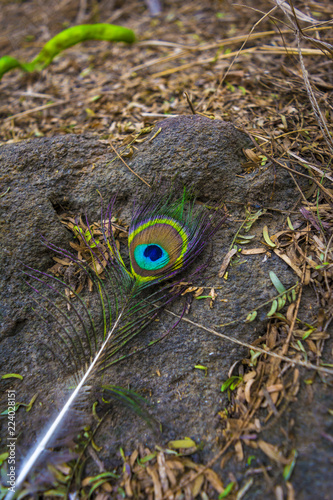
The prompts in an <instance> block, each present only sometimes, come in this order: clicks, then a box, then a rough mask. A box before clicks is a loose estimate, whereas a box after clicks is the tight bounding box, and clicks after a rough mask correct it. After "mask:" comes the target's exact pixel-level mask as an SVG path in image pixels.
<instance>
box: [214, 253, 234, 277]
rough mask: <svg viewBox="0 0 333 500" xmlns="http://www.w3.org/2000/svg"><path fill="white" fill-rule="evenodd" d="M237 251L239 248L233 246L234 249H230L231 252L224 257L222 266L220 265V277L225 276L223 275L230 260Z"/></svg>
mask: <svg viewBox="0 0 333 500" xmlns="http://www.w3.org/2000/svg"><path fill="white" fill-rule="evenodd" d="M235 253H237V250H236V249H235V248H233V249H232V250H229V252H228V253H227V254H226V256H225V257H224V259H223V261H222V264H221V267H220V269H219V272H218V277H219V278H223V276H224V274H225V272H226V270H227V267H228V265H229V262H230V260H231V258H232V257H233V256H234V255H235Z"/></svg>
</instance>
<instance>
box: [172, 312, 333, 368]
mask: <svg viewBox="0 0 333 500" xmlns="http://www.w3.org/2000/svg"><path fill="white" fill-rule="evenodd" d="M165 311H166V312H167V313H169V314H171V315H172V316H175V317H176V318H180V316H178V314H175V313H174V312H172V311H169V310H168V309H165ZM182 321H185V322H186V323H189V324H190V325H192V326H196V327H197V328H201V329H202V330H205V331H206V332H209V333H212V334H213V335H216V336H217V337H221V338H222V339H225V340H229V341H230V342H232V343H233V344H238V345H241V346H243V347H247V348H248V349H252V350H253V351H257V352H260V353H261V354H267V355H268V356H271V357H272V358H277V359H281V360H282V361H286V362H287V363H291V364H292V365H299V366H303V368H307V369H308V370H316V371H319V372H323V373H328V374H330V375H333V370H330V369H329V368H324V367H322V366H315V365H313V364H311V363H307V362H305V361H300V360H298V359H292V358H288V357H287V356H281V354H276V353H275V352H270V351H265V349H261V347H256V346H253V345H251V344H248V343H247V342H242V341H241V340H238V339H235V338H233V337H229V336H228V335H225V333H220V332H216V331H215V330H213V329H212V328H208V327H206V326H204V325H201V324H200V323H196V322H194V321H191V320H190V319H188V318H184V317H183V318H182Z"/></svg>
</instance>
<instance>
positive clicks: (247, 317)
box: [245, 311, 258, 323]
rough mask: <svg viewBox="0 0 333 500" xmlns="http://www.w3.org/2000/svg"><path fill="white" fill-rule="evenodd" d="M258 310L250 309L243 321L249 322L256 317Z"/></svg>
mask: <svg viewBox="0 0 333 500" xmlns="http://www.w3.org/2000/svg"><path fill="white" fill-rule="evenodd" d="M257 314H258V311H252V312H250V313H249V314H248V315H247V316H246V320H245V323H251V321H254V320H255V319H256V317H257Z"/></svg>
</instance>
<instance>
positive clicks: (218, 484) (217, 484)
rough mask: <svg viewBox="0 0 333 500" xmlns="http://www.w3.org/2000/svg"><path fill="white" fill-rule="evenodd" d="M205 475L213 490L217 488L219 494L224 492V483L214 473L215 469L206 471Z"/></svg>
mask: <svg viewBox="0 0 333 500" xmlns="http://www.w3.org/2000/svg"><path fill="white" fill-rule="evenodd" d="M204 475H205V477H206V479H207V481H208V482H209V483H210V484H211V485H212V486H213V488H215V490H216V491H217V492H218V493H222V491H223V490H224V487H223V483H222V481H221V479H220V478H219V476H218V475H217V474H216V472H214V471H213V469H206V470H205V471H204Z"/></svg>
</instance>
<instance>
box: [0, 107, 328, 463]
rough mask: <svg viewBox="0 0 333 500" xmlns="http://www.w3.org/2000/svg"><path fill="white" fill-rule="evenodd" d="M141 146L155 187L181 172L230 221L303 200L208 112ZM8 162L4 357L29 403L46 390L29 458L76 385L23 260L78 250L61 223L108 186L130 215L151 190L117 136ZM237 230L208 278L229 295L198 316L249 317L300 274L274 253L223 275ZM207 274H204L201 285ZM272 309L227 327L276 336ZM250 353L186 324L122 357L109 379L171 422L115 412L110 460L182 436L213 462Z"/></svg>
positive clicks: (23, 421) (29, 144) (0, 296)
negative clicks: (249, 166) (156, 424)
mask: <svg viewBox="0 0 333 500" xmlns="http://www.w3.org/2000/svg"><path fill="white" fill-rule="evenodd" d="M134 146H135V149H134V154H133V156H132V157H131V159H130V161H129V166H130V167H131V168H132V169H133V170H134V171H135V172H136V173H137V174H138V175H140V176H141V177H142V178H143V179H145V180H146V181H147V182H148V183H150V184H152V183H153V182H154V181H156V179H163V180H166V181H169V182H170V181H173V180H174V179H175V178H177V181H176V182H178V183H180V184H182V183H183V184H185V185H186V186H189V187H191V188H193V189H194V190H195V191H196V192H197V195H198V199H199V200H201V201H207V200H210V201H212V202H217V201H218V202H221V201H222V202H224V203H226V205H227V206H228V208H229V211H230V215H231V219H232V217H233V216H237V215H239V213H240V211H241V209H242V207H243V205H244V204H245V203H247V202H252V203H256V204H264V205H265V207H267V206H271V207H274V208H279V209H280V210H287V209H289V208H290V207H291V206H292V205H293V203H294V202H295V197H296V196H297V191H296V190H295V188H294V186H293V184H292V183H291V182H290V177H289V174H288V173H286V172H285V171H283V170H279V171H275V170H273V169H272V168H268V169H266V170H263V171H256V172H252V173H247V172H246V171H245V170H244V168H243V166H242V164H243V163H244V162H245V161H246V159H245V157H244V154H243V152H242V150H243V149H244V148H248V147H251V141H250V140H249V138H248V137H247V135H246V134H244V133H243V132H241V131H239V130H237V129H236V128H235V127H234V126H233V125H232V124H230V123H225V122H221V121H219V120H210V119H208V118H205V117H202V116H198V115H195V116H183V117H178V118H174V119H167V120H164V121H162V122H159V123H157V124H156V126H155V128H154V129H153V131H152V132H151V133H150V135H149V136H148V137H147V138H146V140H145V141H144V142H143V143H135V144H134ZM118 149H119V148H118ZM0 168H1V178H0V183H1V192H2V193H3V192H5V191H6V189H7V188H10V189H9V191H8V192H7V193H6V194H5V195H4V196H3V197H2V198H1V199H0V203H1V204H0V223H1V233H0V234H1V255H0V257H1V262H0V266H1V284H0V303H1V306H0V307H1V309H0V323H1V328H2V330H1V333H0V335H1V336H0V342H1V351H0V363H1V366H2V368H3V369H2V371H3V372H4V373H9V372H14V373H21V374H22V375H23V376H24V381H23V383H21V382H20V383H18V384H17V390H18V392H19V393H20V394H21V396H22V400H23V401H24V402H26V403H28V402H29V400H30V399H31V397H32V396H33V394H35V393H38V394H39V397H38V403H42V405H41V406H38V405H37V404H35V405H34V407H33V409H32V410H31V412H30V413H29V418H28V417H27V415H26V414H24V415H23V414H22V412H21V413H20V412H18V415H17V427H18V429H20V432H21V435H20V450H21V454H22V455H24V452H25V450H27V448H28V447H29V445H30V443H31V442H32V441H33V440H34V438H35V437H36V436H37V435H38V434H39V432H40V429H41V428H42V427H43V425H44V424H45V422H46V421H47V419H48V418H49V416H50V415H51V414H52V413H53V412H54V409H55V408H54V406H56V401H57V392H58V391H60V389H61V388H62V387H64V385H65V386H66V381H64V380H63V372H62V370H61V367H59V365H58V364H57V363H56V361H52V362H51V361H50V360H47V359H45V357H43V356H41V349H40V342H41V341H42V340H44V341H48V339H49V342H50V344H51V343H52V329H50V327H49V326H47V325H45V323H43V322H42V321H41V320H40V319H39V318H38V316H36V315H35V314H34V313H33V311H32V310H31V307H32V305H33V302H32V300H31V298H30V293H28V292H29V290H28V287H27V286H26V285H25V284H24V282H23V281H22V275H21V273H20V268H21V269H22V268H23V264H25V265H28V266H31V267H32V268H37V269H40V270H42V271H46V270H47V269H48V267H50V266H51V265H52V263H53V261H52V256H53V253H52V251H51V250H50V249H48V248H47V247H45V246H42V245H41V243H40V236H41V235H43V236H44V237H45V238H46V239H47V240H48V241H50V242H52V243H54V244H55V245H57V246H60V247H64V248H69V241H70V240H71V235H70V234H69V232H68V231H67V230H66V229H64V227H63V225H62V224H60V222H59V214H61V213H63V212H71V213H74V214H76V215H79V214H85V213H86V214H87V215H88V217H89V220H90V221H95V220H98V219H99V213H100V198H99V195H98V192H97V190H98V191H99V192H100V193H101V194H102V196H103V199H104V201H105V203H107V202H108V201H109V200H110V198H111V197H112V196H113V195H114V194H115V193H116V194H117V203H116V211H117V213H118V209H120V208H121V209H122V214H123V216H124V217H125V218H126V217H127V218H129V213H130V208H131V206H132V202H133V199H134V198H139V199H140V198H141V197H142V196H144V195H145V194H146V193H147V192H149V190H148V188H147V187H146V186H145V184H144V183H142V181H140V180H139V179H138V178H137V177H136V176H134V175H133V173H132V172H130V171H129V170H128V169H127V168H126V167H125V165H124V164H123V163H122V162H121V161H120V160H119V159H118V158H117V157H115V155H114V153H113V152H112V151H111V150H110V148H109V147H108V145H107V144H105V143H104V142H103V141H99V140H98V139H97V138H96V137H94V136H76V135H64V136H58V137H53V138H41V139H34V140H30V141H24V142H21V143H18V144H11V145H6V146H3V147H2V148H1V150H0ZM284 219H285V217H284V218H282V217H281V216H279V215H276V212H275V215H274V219H273V220H272V219H270V218H269V216H268V215H267V216H266V217H265V218H264V219H263V220H261V219H260V221H259V222H258V223H256V225H255V226H254V228H253V232H252V234H256V235H257V238H256V241H257V244H259V242H260V238H261V235H262V226H263V224H269V225H270V228H271V231H272V232H274V231H275V230H278V229H279V228H281V224H282V222H284ZM238 227H239V221H237V222H229V225H228V226H226V227H225V228H224V229H223V230H221V231H220V232H219V234H218V235H217V238H216V241H215V244H214V255H213V258H212V259H211V262H210V267H209V274H210V275H211V277H210V278H209V279H206V280H204V281H203V283H204V284H206V285H214V286H217V287H220V288H221V290H219V291H218V293H219V299H220V298H221V299H227V302H221V301H220V300H217V302H216V305H215V307H214V309H213V310H210V309H209V306H208V304H207V303H206V302H202V301H201V302H195V303H194V304H193V306H192V309H191V312H190V315H189V317H190V319H192V320H193V321H196V322H198V323H201V324H204V325H209V326H211V327H216V328H217V329H219V328H218V326H217V325H220V324H222V323H227V322H230V321H233V320H236V319H239V318H240V317H243V316H244V314H246V312H247V311H249V310H251V309H253V308H254V307H256V306H257V305H258V304H259V303H262V302H264V301H265V300H267V299H268V298H269V297H272V296H274V295H275V292H274V289H273V287H272V284H271V282H270V280H269V271H270V270H273V271H274V272H275V273H276V274H277V275H278V276H279V278H280V280H281V281H282V282H283V284H284V285H285V286H286V287H288V286H291V285H293V284H294V283H295V282H296V280H297V278H296V277H295V275H294V274H293V272H292V271H291V270H290V269H289V268H288V267H287V265H286V264H285V263H284V262H282V261H281V260H280V259H278V258H277V257H276V256H275V255H273V256H272V257H271V258H270V259H268V260H266V261H265V262H264V261H263V259H262V256H260V255H257V256H251V257H249V258H246V259H243V262H242V263H240V264H239V265H238V266H236V267H233V268H232V269H230V271H229V279H228V280H227V281H224V280H221V279H219V278H218V277H217V273H218V269H219V267H220V265H221V262H222V259H223V257H224V255H225V253H226V252H227V251H228V249H229V246H230V244H231V241H232V239H233V236H234V234H235V232H236V230H237V228H238ZM201 281H202V280H200V279H198V282H197V283H195V284H198V285H199V284H200V283H201ZM51 295H52V294H51V293H50V296H51ZM94 308H95V302H94V301H92V310H93V313H94V314H97V316H98V314H99V312H98V311H97V310H94ZM181 309H182V303H179V304H176V305H175V306H174V310H175V311H176V312H180V311H181ZM266 312H267V311H266ZM264 316H265V314H264V313H262V316H260V315H259V320H257V321H256V322H255V323H253V324H252V323H251V324H244V323H238V324H237V325H236V326H230V327H227V328H223V329H222V330H221V331H223V333H226V334H228V335H230V336H234V337H236V338H238V339H243V340H244V341H247V342H251V341H253V340H254V339H255V338H257V337H258V336H259V335H263V334H264V333H265V323H264V322H263V321H262V320H263V319H264ZM97 321H98V320H97ZM173 322H174V319H172V318H171V317H168V315H167V314H164V315H163V316H162V317H161V320H160V322H159V323H156V324H154V325H152V326H151V327H150V328H148V330H147V332H145V333H143V334H142V336H140V342H141V343H143V344H144V345H146V344H147V343H148V341H149V340H151V339H152V338H156V337H159V336H160V335H161V334H162V333H164V332H165V331H167V330H168V329H169V328H170V327H171V326H172V324H173ZM245 354H246V349H245V348H242V347H239V346H237V345H235V344H232V343H228V342H226V341H222V340H221V339H220V338H218V337H214V336H212V335H210V334H208V333H207V332H204V331H203V330H201V329H200V328H198V327H195V326H190V325H188V324H186V323H181V324H180V325H179V326H178V327H177V328H176V330H175V331H173V332H171V333H170V335H169V336H168V338H167V339H165V340H163V341H162V342H161V343H158V344H156V345H155V346H154V347H152V348H150V349H148V350H146V351H144V353H143V354H141V355H140V356H134V357H132V358H130V361H128V360H124V361H122V362H121V363H119V364H117V365H115V366H114V367H113V368H112V369H111V370H110V373H108V374H107V377H106V381H109V382H112V383H114V384H118V385H123V386H128V385H130V386H131V387H132V388H133V389H134V390H136V391H139V392H140V393H141V394H142V395H148V396H149V398H150V399H151V400H152V402H153V403H154V404H155V407H154V409H152V412H153V414H154V415H155V417H156V418H157V419H159V420H160V421H161V422H162V424H163V433H162V434H161V435H159V436H156V435H154V434H152V432H151V431H150V430H148V429H147V427H146V426H145V424H144V423H143V422H142V421H141V420H140V419H138V418H136V417H134V416H133V415H129V414H128V410H124V409H123V408H122V407H120V408H115V409H114V412H113V414H112V417H110V418H111V422H110V421H109V422H108V424H107V425H106V426H104V427H103V428H102V430H101V431H100V434H99V438H98V439H99V440H100V441H99V442H100V444H103V446H104V448H103V452H102V459H103V460H105V463H106V466H112V465H114V464H116V463H117V459H116V458H115V450H117V449H119V447H120V446H125V447H126V450H127V451H130V450H131V449H133V446H135V445H137V444H138V443H143V442H144V443H147V444H148V445H151V446H153V444H154V443H156V442H159V443H160V444H161V445H163V444H165V443H166V442H167V441H168V440H169V439H171V438H178V437H183V436H191V437H192V438H194V439H195V440H197V441H200V440H201V439H204V440H205V442H206V446H205V448H204V451H203V458H204V459H208V458H211V456H212V453H214V451H216V450H217V449H218V439H217V438H218V437H219V436H220V435H221V429H220V428H219V424H218V417H217V414H218V412H219V411H221V410H222V409H223V407H224V406H225V404H226V396H225V395H224V394H222V393H221V392H220V387H221V384H222V382H223V381H224V380H226V378H227V377H228V375H227V374H228V370H229V367H230V366H231V364H232V363H233V362H234V361H236V360H240V359H241V358H242V357H243V356H244V355H245ZM197 364H202V365H205V366H207V368H208V376H207V377H204V375H203V373H202V372H201V371H200V370H197V369H195V368H194V366H195V365H197ZM158 373H160V376H158ZM51 374H52V375H51ZM110 423H111V425H110ZM318 425H320V423H318ZM78 430H79V429H78Z"/></svg>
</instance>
